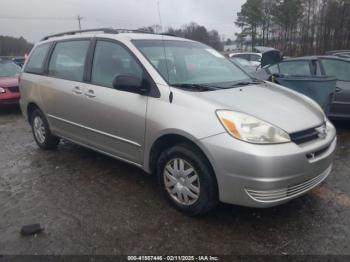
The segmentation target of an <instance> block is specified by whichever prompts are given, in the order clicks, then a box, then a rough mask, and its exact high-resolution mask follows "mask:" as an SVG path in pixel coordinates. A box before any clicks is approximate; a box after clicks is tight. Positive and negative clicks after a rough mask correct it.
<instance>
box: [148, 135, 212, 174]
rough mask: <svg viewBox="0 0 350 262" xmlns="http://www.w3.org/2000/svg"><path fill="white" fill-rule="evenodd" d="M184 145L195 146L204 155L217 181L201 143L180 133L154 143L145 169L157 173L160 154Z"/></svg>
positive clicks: (163, 137) (164, 136)
mask: <svg viewBox="0 0 350 262" xmlns="http://www.w3.org/2000/svg"><path fill="white" fill-rule="evenodd" d="M184 143H185V144H188V145H190V146H193V147H194V148H195V150H197V151H199V152H200V153H201V154H202V155H203V157H204V158H205V160H206V161H207V163H208V165H209V167H210V169H211V171H212V173H213V174H214V176H215V179H216V175H215V171H214V168H213V165H212V163H211V161H210V159H209V158H208V156H207V154H206V153H205V150H203V148H202V146H201V145H200V143H197V141H196V140H194V139H193V138H192V137H190V136H186V135H184V134H178V133H168V134H163V135H161V136H160V137H158V138H157V139H156V140H155V141H154V142H153V143H152V146H151V147H150V150H149V153H148V156H149V157H148V159H147V160H146V161H145V163H146V164H147V166H146V167H145V169H146V170H147V171H149V172H150V173H155V171H156V166H157V160H158V158H159V156H160V154H161V153H162V152H163V151H164V150H166V149H168V148H171V147H173V146H175V145H179V144H184Z"/></svg>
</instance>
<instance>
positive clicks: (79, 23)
mask: <svg viewBox="0 0 350 262" xmlns="http://www.w3.org/2000/svg"><path fill="white" fill-rule="evenodd" d="M77 19H78V25H79V30H81V22H80V21H81V20H82V19H83V18H82V17H81V16H80V15H78V17H77Z"/></svg>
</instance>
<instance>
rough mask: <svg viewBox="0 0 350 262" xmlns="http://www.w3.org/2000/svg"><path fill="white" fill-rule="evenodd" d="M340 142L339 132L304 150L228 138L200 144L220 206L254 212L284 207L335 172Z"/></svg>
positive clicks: (218, 137) (221, 136)
mask: <svg viewBox="0 0 350 262" xmlns="http://www.w3.org/2000/svg"><path fill="white" fill-rule="evenodd" d="M336 143H337V138H336V131H335V129H334V127H329V128H328V134H327V137H326V138H319V139H316V140H314V141H311V142H308V143H305V144H302V145H297V144H295V143H287V144H278V145H253V144H249V143H245V142H242V141H239V140H237V139H234V138H232V137H231V136H229V135H228V134H227V133H223V134H219V135H216V136H212V137H208V138H205V139H203V140H201V144H202V147H203V150H204V151H205V153H206V155H207V156H208V158H209V160H210V162H211V164H212V166H213V169H214V172H215V174H216V178H217V182H218V188H219V197H220V201H222V202H225V203H229V204H237V205H242V206H249V207H271V206H275V205H279V204H283V203H285V202H287V201H289V200H291V199H293V198H296V197H298V196H300V195H302V194H305V193H306V192H308V191H309V190H311V189H312V188H314V187H316V186H317V185H319V184H320V183H321V182H322V181H323V180H324V179H326V178H327V176H328V175H329V174H330V172H331V170H332V164H333V157H334V151H335V148H336ZM310 156H312V157H310Z"/></svg>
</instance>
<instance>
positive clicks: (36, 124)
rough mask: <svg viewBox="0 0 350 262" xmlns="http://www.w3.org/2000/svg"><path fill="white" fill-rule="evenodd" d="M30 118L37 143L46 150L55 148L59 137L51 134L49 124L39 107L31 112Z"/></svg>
mask: <svg viewBox="0 0 350 262" xmlns="http://www.w3.org/2000/svg"><path fill="white" fill-rule="evenodd" d="M30 119H31V120H30V124H31V126H32V132H33V135H34V139H35V142H36V143H37V145H38V146H39V147H40V148H42V149H46V150H49V149H54V148H56V147H57V145H58V143H59V142H60V139H59V138H58V137H56V136H54V135H52V134H51V131H50V128H49V124H48V122H47V120H46V118H45V116H44V114H43V113H42V112H41V111H40V110H39V109H36V110H34V112H33V113H32V114H31V118H30Z"/></svg>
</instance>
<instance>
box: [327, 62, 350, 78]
mask: <svg viewBox="0 0 350 262" xmlns="http://www.w3.org/2000/svg"><path fill="white" fill-rule="evenodd" d="M321 63H322V65H323V68H324V70H325V73H326V75H328V76H334V77H336V78H337V79H338V80H343V81H350V74H349V72H350V63H349V62H345V61H341V60H332V59H323V60H321Z"/></svg>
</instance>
